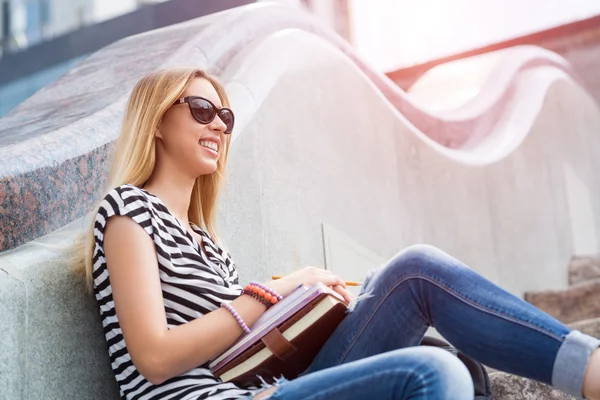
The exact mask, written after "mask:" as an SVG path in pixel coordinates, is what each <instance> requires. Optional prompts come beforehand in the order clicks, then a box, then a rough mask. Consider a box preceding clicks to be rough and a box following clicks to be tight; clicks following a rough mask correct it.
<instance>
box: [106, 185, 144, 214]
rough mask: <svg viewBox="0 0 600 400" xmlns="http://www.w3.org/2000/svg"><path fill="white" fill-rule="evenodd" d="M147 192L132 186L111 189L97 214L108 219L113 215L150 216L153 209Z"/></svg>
mask: <svg viewBox="0 0 600 400" xmlns="http://www.w3.org/2000/svg"><path fill="white" fill-rule="evenodd" d="M153 207H154V206H153V203H152V201H151V196H150V194H149V193H148V192H146V191H145V190H143V189H142V188H139V187H137V186H135V185H132V184H124V185H121V186H117V187H114V188H112V189H111V190H109V191H108V193H106V195H105V196H104V198H103V199H102V200H101V202H100V206H99V210H98V213H99V214H101V215H103V216H104V217H105V218H108V217H110V216H113V215H122V216H138V215H141V214H144V213H147V214H148V216H150V214H151V212H150V211H151V210H152V209H153Z"/></svg>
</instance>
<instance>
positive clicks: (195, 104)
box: [190, 99, 216, 124]
mask: <svg viewBox="0 0 600 400" xmlns="http://www.w3.org/2000/svg"><path fill="white" fill-rule="evenodd" d="M190 105H191V106H192V114H194V117H195V118H196V119H197V120H198V121H199V122H201V123H203V124H209V123H210V122H211V121H212V120H213V118H214V117H215V113H216V110H215V108H214V107H213V105H212V104H210V103H209V102H208V101H206V100H204V99H194V100H192V101H191V102H190Z"/></svg>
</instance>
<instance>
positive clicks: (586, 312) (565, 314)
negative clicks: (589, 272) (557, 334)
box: [524, 279, 600, 324]
mask: <svg viewBox="0 0 600 400" xmlns="http://www.w3.org/2000/svg"><path fill="white" fill-rule="evenodd" d="M524 297H525V300H526V301H528V302H529V303H531V304H533V305H534V306H536V307H538V308H540V309H541V310H543V311H545V312H547V313H548V314H550V315H552V316H553V317H554V318H556V319H558V320H559V321H561V322H563V323H566V324H568V323H572V322H577V321H583V320H587V319H592V318H598V317H600V279H593V280H590V281H586V282H581V283H577V284H575V285H572V286H571V287H569V288H568V289H565V290H547V291H540V292H526V293H525V296H524Z"/></svg>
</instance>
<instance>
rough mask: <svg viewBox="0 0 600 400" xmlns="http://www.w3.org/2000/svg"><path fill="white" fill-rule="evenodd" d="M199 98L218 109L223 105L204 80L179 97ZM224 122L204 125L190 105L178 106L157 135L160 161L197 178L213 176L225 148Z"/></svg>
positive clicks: (216, 117)
mask: <svg viewBox="0 0 600 400" xmlns="http://www.w3.org/2000/svg"><path fill="white" fill-rule="evenodd" d="M187 96H200V97H203V98H205V99H208V100H210V101H211V102H212V103H213V104H214V105H215V106H216V107H217V108H222V107H223V104H222V102H221V99H220V98H219V95H218V93H217V91H216V90H215V88H214V87H213V85H212V84H211V83H210V82H209V81H208V80H206V79H204V78H194V79H192V81H191V82H190V84H189V85H188V87H187V88H186V90H185V91H184V93H183V94H182V95H181V96H180V97H181V98H183V97H187ZM225 129H226V126H225V123H223V121H222V120H221V119H220V118H219V116H215V118H214V119H213V120H212V122H210V123H208V124H202V123H200V122H198V121H196V119H195V118H194V117H193V116H192V114H191V112H190V108H189V104H187V103H182V104H177V105H174V106H172V107H171V108H169V110H167V112H166V113H165V114H164V116H163V118H162V120H161V122H160V124H159V126H158V133H157V135H156V138H157V140H156V158H157V162H161V163H168V164H171V165H174V166H176V168H177V170H179V171H181V172H184V173H186V174H189V175H190V177H192V178H196V177H198V176H201V175H206V174H212V173H213V172H215V171H216V169H217V161H218V160H219V157H220V156H221V153H222V150H223V146H224V145H225V133H224V132H225Z"/></svg>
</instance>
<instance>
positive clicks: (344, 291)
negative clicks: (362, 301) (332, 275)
mask: <svg viewBox="0 0 600 400" xmlns="http://www.w3.org/2000/svg"><path fill="white" fill-rule="evenodd" d="M331 288H332V289H333V290H334V291H336V292H337V293H339V294H341V295H342V297H343V298H344V300H346V301H347V302H348V303H351V302H352V300H354V297H355V296H354V295H353V294H352V293H350V291H349V290H348V289H346V288H345V287H343V286H342V285H336V286H332V287H331Z"/></svg>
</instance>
